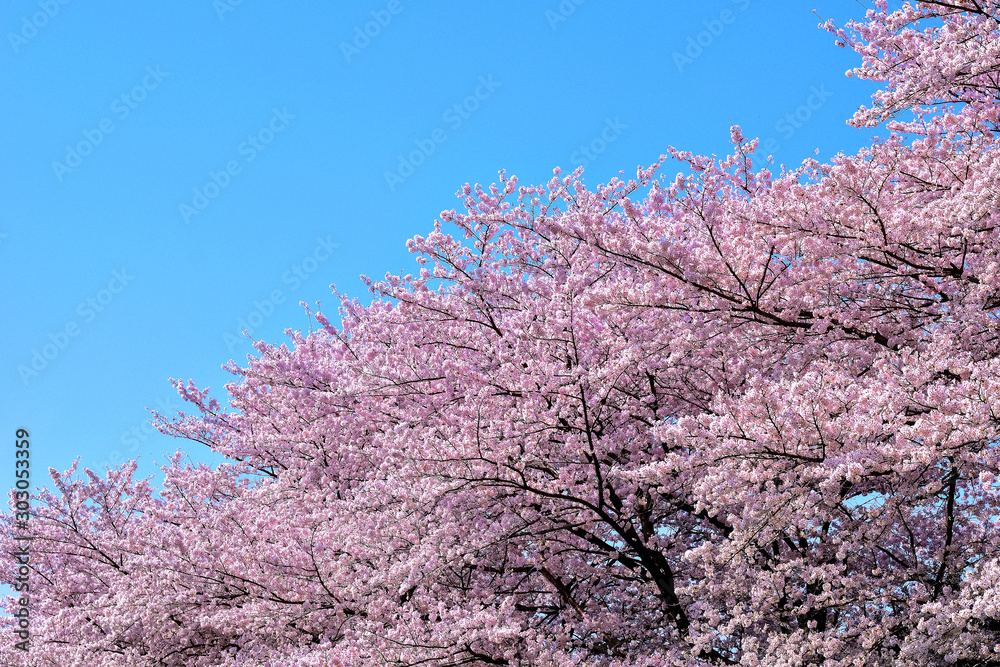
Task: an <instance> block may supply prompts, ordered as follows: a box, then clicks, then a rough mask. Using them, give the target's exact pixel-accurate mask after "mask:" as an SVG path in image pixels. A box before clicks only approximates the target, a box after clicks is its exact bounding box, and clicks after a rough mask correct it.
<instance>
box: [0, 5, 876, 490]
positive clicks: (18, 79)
mask: <svg viewBox="0 0 1000 667" xmlns="http://www.w3.org/2000/svg"><path fill="white" fill-rule="evenodd" d="M577 3H579V4H577ZM813 7H815V8H816V10H817V11H818V12H819V13H820V14H821V15H822V16H823V17H824V18H834V19H836V20H838V21H839V22H842V21H844V20H845V19H847V18H851V17H857V16H859V15H861V14H862V12H863V10H862V8H861V7H860V5H859V3H857V2H855V1H854V0H850V1H848V0H836V1H834V0H830V1H823V0H816V3H815V4H804V3H792V2H786V3H766V2H764V1H763V0H724V1H722V0H720V1H717V2H696V3H694V2H692V3H681V2H677V1H675V0H663V1H659V2H631V1H618V2H613V3H612V2H599V1H598V0H586V1H583V2H581V1H580V0H577V2H573V1H572V0H564V1H563V2H562V3H561V4H560V2H559V0H549V1H540V2H534V3H527V2H525V3H501V2H493V3H483V2H477V3H471V2H457V1H443V0H441V1H435V2H426V1H425V2H413V1H411V0H393V1H391V2H390V1H389V0H373V1H368V0H364V1H358V2H337V3H334V2H329V3H326V2H322V3H320V2H313V3H304V2H282V3H277V2H270V3H269V2H262V1H260V0H243V1H242V2H239V1H238V0H217V1H215V2H214V3H213V1H212V0H197V1H189V2H183V3H169V2H144V3H138V2H135V3H120V2H119V3H113V2H109V1H106V0H104V1H98V0H92V1H88V2H83V1H81V0H77V1H75V2H74V1H69V0H41V1H39V0H34V1H22V0H9V1H8V2H5V3H4V9H3V12H2V15H0V16H2V22H0V24H2V29H3V32H4V39H3V44H0V61H2V62H0V86H2V88H3V90H4V91H5V102H4V104H3V105H2V107H0V109H2V111H0V113H2V127H3V129H4V131H3V132H2V133H0V151H2V156H3V160H2V161H0V170H2V173H0V183H2V190H0V192H2V201H3V206H2V208H0V268H2V272H3V276H2V280H0V284H2V290H3V294H2V298H0V317H2V323H3V326H2V329H0V335H2V341H0V347H2V349H3V364H2V367H0V372H2V374H3V380H2V382H0V405H2V406H3V407H2V411H0V431H2V432H3V433H4V434H6V441H7V443H8V444H7V445H5V446H4V448H3V449H2V450H0V476H2V477H3V478H4V479H6V478H10V479H11V482H12V481H13V449H14V448H13V439H14V431H15V429H16V428H18V427H26V428H29V429H30V430H31V434H32V446H33V455H34V457H33V472H34V474H33V481H34V482H36V483H47V482H48V479H47V476H46V475H45V471H46V470H47V469H48V467H49V466H52V467H55V468H57V469H59V470H64V469H66V468H68V467H69V466H70V464H71V463H72V461H73V459H75V458H76V457H80V458H81V459H82V466H84V467H91V468H94V469H99V468H103V467H104V466H106V465H108V464H109V463H111V462H114V461H116V460H123V459H124V458H125V457H135V456H140V457H141V464H140V471H141V472H142V473H144V474H149V473H158V470H157V468H156V467H155V465H154V463H155V462H162V461H163V460H164V454H165V453H169V452H173V451H175V450H176V449H177V448H178V446H180V447H182V448H185V449H186V450H188V451H189V452H190V453H191V454H192V456H193V457H195V458H196V459H198V460H206V461H211V460H212V459H211V457H209V456H207V453H206V450H205V449H204V448H203V447H201V446H200V445H194V444H193V443H188V442H186V441H175V440H173V439H171V438H168V437H166V436H163V435H160V434H158V433H156V434H153V432H152V429H151V427H149V426H148V425H146V422H147V420H148V413H147V408H157V407H158V406H162V407H163V408H165V409H166V411H171V410H172V409H174V408H177V407H180V406H181V405H182V402H181V401H180V399H179V397H178V396H177V395H176V393H175V392H174V390H173V388H172V387H171V386H170V384H169V383H168V381H167V378H169V377H176V378H182V379H184V380H187V379H188V378H192V379H194V380H195V382H196V383H197V384H198V385H199V386H205V385H210V386H211V387H212V389H213V393H214V394H215V395H216V397H218V398H220V399H222V398H224V389H223V385H224V384H225V383H226V382H228V381H229V380H230V379H231V376H230V375H229V374H228V373H226V372H225V371H222V370H221V369H220V366H221V365H222V364H223V363H225V362H226V361H227V360H229V359H236V360H237V361H239V362H241V363H243V364H245V361H246V355H247V354H248V353H250V352H253V350H252V348H251V347H250V344H249V342H248V341H247V340H246V339H244V338H242V336H241V335H240V331H241V330H242V329H243V328H245V327H247V326H249V327H250V328H252V329H253V335H254V337H255V338H263V339H264V340H267V341H269V342H283V341H285V340H286V338H285V336H284V334H283V333H282V332H283V330H284V329H286V328H292V329H303V328H308V320H307V318H306V316H305V315H304V313H303V309H302V308H301V307H300V306H299V305H298V304H299V302H300V301H306V302H309V303H314V302H316V301H317V300H323V301H325V302H326V303H328V304H331V305H332V303H333V299H332V298H331V297H330V289H329V286H330V284H331V283H335V284H336V285H337V287H338V288H339V289H340V290H342V291H344V292H346V293H348V294H351V295H354V296H358V297H360V298H361V299H363V300H365V301H367V300H369V299H370V296H369V295H368V293H367V291H366V290H365V288H364V286H363V285H362V283H361V282H360V281H359V280H358V276H359V274H366V275H370V276H373V277H378V276H382V275H384V274H385V273H386V272H387V271H388V272H399V271H411V270H413V269H414V267H415V266H416V264H415V263H414V261H413V258H412V256H411V255H410V254H409V253H408V252H407V251H406V249H405V241H406V239H408V238H410V237H412V236H413V235H415V234H426V233H427V232H428V231H429V230H430V229H431V228H432V225H433V221H434V219H435V218H436V217H437V216H438V214H439V212H440V211H441V210H443V209H450V208H454V207H456V206H458V205H459V202H458V200H457V199H455V196H454V193H455V191H456V190H457V189H458V188H459V187H460V186H461V185H462V184H463V183H465V182H470V183H475V182H481V183H484V184H486V183H490V182H492V181H494V180H495V179H496V176H497V171H498V170H500V169H507V171H508V173H509V174H516V175H517V176H518V177H519V179H520V180H521V182H522V184H525V183H529V182H539V181H542V180H545V179H547V178H549V177H550V175H551V171H552V168H553V167H555V166H561V167H563V169H564V170H566V171H569V170H571V169H572V168H574V167H576V166H577V165H578V164H583V163H584V161H586V164H585V166H586V171H585V178H586V180H587V182H588V183H590V184H591V185H596V184H597V183H599V182H604V181H606V180H608V179H609V178H611V177H612V176H614V175H616V174H617V172H618V171H619V170H624V171H625V173H626V174H627V175H632V174H634V173H635V168H636V166H637V165H643V166H646V165H648V164H651V163H652V162H654V161H656V159H657V158H658V156H659V155H660V154H661V153H663V152H665V150H666V148H667V147H668V146H669V145H673V146H676V147H678V148H681V149H685V150H692V151H696V152H700V153H708V154H712V153H716V154H720V155H721V154H724V153H725V152H727V151H728V150H729V144H728V139H729V123H730V121H732V122H734V123H737V124H740V125H742V127H743V130H744V133H745V134H746V135H747V136H760V137H762V138H765V139H767V138H770V139H772V143H771V144H769V147H770V149H771V150H770V152H773V154H774V157H775V160H776V162H779V163H784V164H787V165H797V164H798V163H799V162H801V160H802V159H803V158H805V157H807V156H809V155H810V154H811V153H812V152H813V151H814V150H817V149H818V151H819V156H820V158H822V159H827V158H829V157H830V156H832V155H834V154H835V153H837V152H838V151H841V150H843V151H845V152H853V151H855V150H857V148H859V147H860V146H862V145H864V144H865V143H866V142H867V140H868V136H869V135H868V133H867V132H863V131H858V130H853V129H851V128H849V127H848V126H847V125H846V124H845V120H846V119H847V118H848V117H849V116H850V115H851V113H852V112H853V110H854V109H855V108H856V107H857V106H858V105H859V104H862V103H866V102H867V101H868V100H869V96H870V93H871V91H872V90H873V89H874V87H873V86H872V85H871V84H866V83H865V82H859V81H857V80H854V79H847V78H845V77H844V72H845V70H847V69H848V68H850V67H852V66H854V65H856V64H857V62H858V57H857V56H856V55H855V54H854V53H853V52H851V51H848V50H844V49H839V48H837V47H836V46H834V44H833V37H832V36H831V35H830V34H829V33H827V32H825V31H823V30H820V29H818V28H817V27H816V26H817V24H818V22H819V20H818V19H817V18H816V15H815V14H813V12H812V11H811V10H812V9H813ZM366 33H367V34H366ZM809 105H811V108H810V106H809ZM796 114H797V115H798V117H797V118H796ZM583 149H586V150H583ZM666 168H667V170H668V172H671V173H672V172H673V171H676V169H675V168H674V167H673V165H670V164H668V165H667V167H666ZM4 461H6V463H4Z"/></svg>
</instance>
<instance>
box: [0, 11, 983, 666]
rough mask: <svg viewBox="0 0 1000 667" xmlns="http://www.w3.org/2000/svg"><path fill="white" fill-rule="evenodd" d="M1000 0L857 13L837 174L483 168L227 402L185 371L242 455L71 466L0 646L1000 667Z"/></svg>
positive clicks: (234, 659) (196, 655)
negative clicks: (531, 181)
mask: <svg viewBox="0 0 1000 667" xmlns="http://www.w3.org/2000/svg"><path fill="white" fill-rule="evenodd" d="M998 18H1000V5H998V4H997V3H995V2H992V3H973V2H967V1H966V0H956V1H955V2H952V3H944V2H919V3H916V4H904V5H903V6H902V7H900V8H899V9H896V10H892V11H890V10H889V9H888V7H887V5H886V3H884V2H879V3H876V8H875V9H874V10H871V11H869V12H868V15H867V18H866V20H865V21H861V22H857V23H851V24H848V25H847V26H846V27H845V28H843V29H841V28H839V27H837V26H835V25H833V24H832V23H831V24H828V25H827V27H828V29H829V30H831V31H832V32H834V33H835V34H836V35H837V38H838V39H839V40H840V41H841V42H843V43H844V44H846V45H848V46H850V47H851V48H853V49H855V50H856V51H857V52H858V53H860V54H861V55H862V56H863V62H862V64H861V66H860V67H858V68H857V69H855V70H853V72H852V74H853V75H854V76H856V77H859V78H863V79H870V80H874V81H878V82H880V83H881V84H882V89H881V90H880V91H879V92H878V93H877V94H876V95H875V96H874V99H873V102H872V106H871V108H863V109H860V110H859V111H858V112H857V113H856V114H855V116H854V119H853V121H852V122H854V123H855V124H857V125H859V126H875V125H878V124H880V123H887V124H888V131H889V136H888V137H886V138H884V139H882V140H878V141H876V142H875V143H873V145H871V146H870V147H869V148H866V149H865V150H862V151H860V152H859V153H858V154H857V155H853V156H847V155H839V156H837V157H836V158H835V159H833V160H832V161H831V162H830V163H829V164H823V163H819V162H817V161H815V160H809V161H806V162H805V163H803V164H802V166H801V167H799V168H798V169H796V170H794V171H787V172H782V173H780V174H777V175H775V174H773V173H772V172H771V171H770V170H769V169H768V168H767V165H766V164H763V163H761V162H760V160H759V159H757V161H756V164H755V159H756V158H757V155H756V152H755V150H756V147H757V141H756V140H747V139H745V138H744V137H743V135H742V133H741V131H740V129H739V128H738V127H734V128H732V140H733V152H732V154H731V155H728V156H724V157H722V158H721V159H717V158H714V157H713V158H709V157H705V156H698V155H692V154H690V153H686V152H683V151H679V150H673V149H672V150H671V151H670V152H669V155H667V156H664V157H663V158H662V159H661V160H660V161H659V162H658V163H657V164H655V165H653V166H651V167H649V168H644V169H639V170H638V171H637V173H636V177H635V178H634V179H631V180H627V181H626V180H620V179H615V180H612V181H611V182H610V183H607V184H604V185H600V186H598V187H596V188H594V189H588V188H587V187H586V186H585V185H584V183H583V180H582V172H581V171H579V170H578V171H576V172H574V173H572V174H569V175H563V174H562V173H561V172H560V171H559V170H555V172H554V175H553V177H552V179H551V180H549V181H548V182H547V183H545V184H540V185H533V186H520V185H518V182H517V179H516V178H514V177H508V176H507V175H506V174H505V173H501V174H500V177H499V182H498V183H496V184H493V185H490V186H488V187H483V186H480V185H475V186H472V185H468V184H467V185H465V186H463V187H462V188H461V189H460V191H459V192H458V196H459V198H460V200H461V201H462V204H463V208H464V212H460V211H444V212H442V213H441V215H440V220H438V221H437V222H435V225H434V229H433V231H431V232H430V233H429V234H428V235H427V236H426V237H422V236H417V237H415V238H413V239H412V240H411V241H410V242H409V248H410V250H411V251H412V252H413V253H415V254H416V255H417V258H418V262H419V263H420V265H421V267H422V268H421V270H420V272H419V274H418V275H416V276H413V275H405V276H393V275H387V276H386V277H385V278H384V279H382V280H368V285H369V287H370V289H371V290H372V292H373V293H374V295H375V300H374V301H373V302H372V303H371V304H370V305H363V304H362V303H360V302H358V301H356V300H352V299H349V298H347V297H344V296H340V295H338V296H339V297H340V307H339V310H338V312H337V313H336V316H334V314H333V313H329V312H327V313H324V312H316V313H314V315H315V317H316V320H317V321H318V322H319V328H318V329H317V330H316V331H313V332H310V333H309V334H308V335H302V334H299V333H294V332H289V335H290V337H291V340H290V343H289V344H285V345H268V344H264V343H260V344H258V346H257V350H258V352H259V356H257V357H253V358H251V359H249V361H248V363H247V366H246V367H240V366H238V365H236V364H230V366H229V369H230V370H231V372H232V373H233V374H234V376H235V380H234V381H233V382H232V383H231V384H229V385H227V387H226V391H227V393H228V406H226V407H223V406H222V405H220V404H219V403H217V402H216V401H215V400H214V399H212V398H211V397H210V396H209V394H208V391H207V390H203V389H199V388H198V387H197V386H196V385H195V384H194V383H193V382H188V383H182V382H179V381H178V382H175V385H176V387H177V389H178V392H179V393H180V394H181V395H182V396H183V397H184V398H185V399H186V400H187V401H189V402H190V403H191V404H192V405H193V411H192V413H191V414H181V415H177V416H162V415H161V416H158V424H159V428H160V429H161V430H162V431H164V432H165V433H169V434H173V435H176V436H178V437H181V438H185V439H188V440H191V441H194V442H198V443H202V444H204V445H207V446H209V447H211V449H212V450H213V451H215V452H218V453H219V454H222V455H224V456H226V457H227V458H228V462H227V463H225V464H223V465H220V466H218V467H216V468H210V467H208V466H205V465H196V464H190V463H185V462H184V459H183V457H182V456H181V455H180V454H178V455H177V456H176V457H174V458H173V459H172V460H171V462H170V464H169V465H167V466H165V468H164V472H165V481H164V484H163V487H162V488H160V489H154V488H152V486H151V485H150V484H149V483H148V482H147V481H143V480H136V479H135V478H134V472H135V465H134V463H130V464H126V465H123V466H120V467H118V468H116V469H112V470H110V471H108V472H107V474H106V475H104V476H103V477H101V476H98V475H96V474H94V473H92V472H90V471H85V473H84V474H83V475H82V476H81V475H79V474H77V472H76V466H74V467H73V468H72V469H71V470H69V471H67V472H66V473H59V472H56V471H52V483H53V485H52V488H51V489H46V490H42V491H41V492H40V493H39V494H38V496H37V498H36V500H35V509H34V514H35V515H34V517H33V518H32V520H31V525H32V527H33V531H34V536H35V537H34V540H33V543H32V556H31V558H32V560H31V568H32V589H31V592H30V595H31V600H32V605H33V607H32V614H33V615H32V636H33V640H32V645H31V651H30V652H29V653H24V652H22V651H17V650H14V649H13V648H12V644H13V642H12V641H7V642H5V643H3V644H0V655H2V658H3V661H4V663H5V664H11V665H21V666H29V665H30V666H32V667H34V666H36V665H39V666H40V665H59V666H60V667H62V666H66V667H68V666H75V665H80V666H84V665H86V666H88V667H90V666H97V665H115V666H121V665H190V666H201V665H230V666H237V665H239V666H249V665H260V666H264V665H272V666H277V665H282V666H284V665H301V666H319V665H336V666H338V667H345V666H351V667H354V666H358V667H360V666H362V665H365V666H367V665H398V666H402V665H441V666H444V665H449V666H450V665H525V666H526V665H539V666H551V667H570V666H575V665H588V666H590V665H604V666H608V667H632V666H639V665H643V666H651V667H652V666H656V667H661V666H668V665H669V666H671V667H681V666H684V667H693V666H695V665H736V664H738V665H747V666H761V667H786V666H788V667H791V666H793V665H794V666H799V665H818V664H823V665H824V666H825V667H848V666H852V667H860V666H876V665H877V666H890V665H891V666H900V667H901V666H904V665H906V666H930V665H958V666H961V667H973V666H983V667H986V666H989V665H994V666H995V665H1000V507H998V504H1000V498H998V492H1000V486H998V484H997V482H996V479H997V477H996V476H997V475H998V474H1000V471H998V467H1000V460H998V459H1000V456H998V454H1000V448H998V447H997V442H998V438H1000V411H998V407H997V406H998V405H1000V325H998V318H997V314H998V309H1000V234H998V231H997V229H998V222H1000V217H998V207H997V205H998V197H1000V195H998V192H1000V191H998V184H1000V159H998V158H1000V146H998V144H997V140H996V132H997V129H998V128H997V122H998V109H1000V105H998V100H997V91H998V79H997V72H998V71H1000V29H998ZM668 158H672V159H673V160H676V161H679V163H680V164H681V166H682V171H681V173H678V174H676V175H673V174H668V173H666V172H667V168H666V166H665V163H666V161H667V159H668ZM4 521H5V523H6V525H7V530H5V531H4V535H5V537H4V538H3V539H4V551H5V552H6V553H8V559H7V561H6V563H5V565H6V567H7V569H8V572H10V573H12V572H14V570H15V569H16V563H15V561H14V559H13V558H11V557H10V556H9V554H10V553H11V552H12V551H13V549H14V546H13V542H12V540H11V538H10V535H11V534H12V533H13V527H12V525H11V524H12V522H13V517H12V515H11V514H8V515H6V517H5V518H4ZM11 578H13V577H12V576H11ZM6 605H7V610H8V611H13V610H14V609H16V601H15V600H13V599H8V600H7V602H6ZM6 624H7V627H6V628H5V629H4V632H5V633H7V634H8V636H13V635H12V633H11V627H10V626H12V623H11V621H10V619H8V620H7V622H6Z"/></svg>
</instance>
